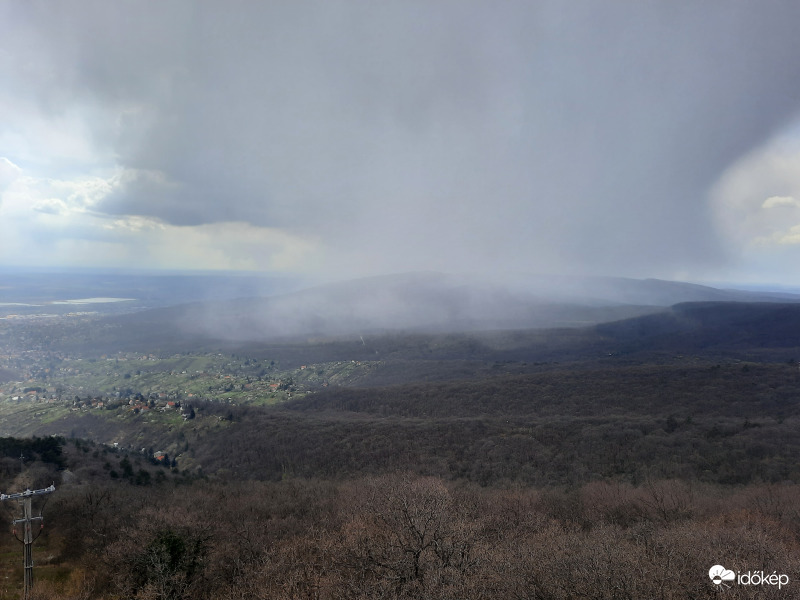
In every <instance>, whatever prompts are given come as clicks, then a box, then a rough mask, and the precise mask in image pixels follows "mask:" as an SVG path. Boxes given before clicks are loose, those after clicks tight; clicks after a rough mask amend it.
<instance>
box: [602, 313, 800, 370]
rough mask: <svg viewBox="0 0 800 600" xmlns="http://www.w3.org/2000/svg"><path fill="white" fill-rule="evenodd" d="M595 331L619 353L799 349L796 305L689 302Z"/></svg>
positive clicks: (798, 324)
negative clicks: (614, 345) (610, 342)
mask: <svg viewBox="0 0 800 600" xmlns="http://www.w3.org/2000/svg"><path fill="white" fill-rule="evenodd" d="M595 331H596V332H597V333H598V334H600V335H601V336H602V337H603V338H605V339H607V340H609V341H612V342H614V343H615V344H616V347H617V351H620V352H636V351H648V350H651V351H652V350H661V351H674V352H698V351H716V352H725V353H741V352H750V353H751V357H753V356H755V355H757V354H758V353H762V352H768V351H770V350H771V351H773V352H778V353H783V354H786V353H787V352H788V353H791V352H792V351H794V350H795V349H797V348H800V305H799V304H780V303H744V302H689V303H682V304H676V305H675V306H673V307H671V308H670V310H668V311H664V312H660V313H657V314H652V315H644V316H641V317H636V318H632V319H625V320H622V321H616V322H611V323H603V324H600V325H597V326H596V327H595ZM798 356H800V355H798ZM790 358H791V356H790Z"/></svg>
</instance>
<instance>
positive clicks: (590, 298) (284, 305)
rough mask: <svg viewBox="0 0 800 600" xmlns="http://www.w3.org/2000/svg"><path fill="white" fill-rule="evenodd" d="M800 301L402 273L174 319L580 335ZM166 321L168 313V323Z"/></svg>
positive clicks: (356, 331) (327, 328) (249, 327)
mask: <svg viewBox="0 0 800 600" xmlns="http://www.w3.org/2000/svg"><path fill="white" fill-rule="evenodd" d="M792 300H795V301H800V296H795V297H793V296H791V295H785V294H777V295H772V294H769V293H757V292H749V291H738V290H722V289H717V288H712V287H708V286H700V285H694V284H687V283H680V282H668V281H659V280H634V279H620V278H616V279H614V278H599V277H598V278H577V277H569V278H567V277H557V278H554V277H541V276H540V277H528V278H523V277H520V278H519V279H517V280H516V281H515V282H514V283H513V284H506V283H502V284H501V283H497V282H491V281H487V280H480V279H475V278H470V277H459V276H453V275H445V274H442V273H435V272H424V273H407V274H401V275H393V276H381V277H373V278H366V279H358V280H353V281H346V282H338V283H335V284H329V285H324V286H318V287H314V288H309V289H306V290H303V291H300V292H294V293H291V294H285V295H275V296H272V297H268V298H244V299H239V300H232V301H225V302H209V303H200V304H192V305H186V306H181V307H176V308H175V309H171V310H170V312H169V315H170V316H169V319H173V320H174V321H175V323H177V325H178V327H179V328H180V329H182V330H183V331H184V332H186V333H192V334H200V335H203V336H207V337H210V338H215V339H221V340H229V341H258V340H274V339H280V338H291V337H297V336H318V337H326V336H342V335H347V336H356V337H357V336H359V335H365V334H373V333H380V332H386V331H407V332H414V331H419V332H460V331H481V330H483V331H486V330H497V329H531V328H554V327H582V326H588V325H592V324H595V323H602V322H608V321H616V320H620V319H625V318H630V317H635V316H639V315H644V314H649V313H653V312H660V311H662V310H663V309H664V308H666V307H668V306H671V305H673V304H676V303H679V302H696V301H740V302H754V301H760V302H786V301H792ZM165 315H166V313H165Z"/></svg>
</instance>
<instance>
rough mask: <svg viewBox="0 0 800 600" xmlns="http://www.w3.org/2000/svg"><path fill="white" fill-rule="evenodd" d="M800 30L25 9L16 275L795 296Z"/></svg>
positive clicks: (19, 65) (388, 14)
mask: <svg viewBox="0 0 800 600" xmlns="http://www.w3.org/2000/svg"><path fill="white" fill-rule="evenodd" d="M798 17H800V6H795V5H792V4H787V3H780V2H767V3H760V4H758V5H756V4H753V3H748V2H725V3H722V2H709V3H703V4H697V3H693V2H646V3H639V4H636V5H635V6H633V5H630V4H628V3H603V4H597V3H594V2H589V1H579V2H572V3H568V4H567V3H563V2H558V1H550V0H537V1H535V2H509V3H504V4H502V5H496V4H490V3H488V2H454V1H444V2H437V3H424V2H393V1H390V2H384V3H379V4H374V3H367V2H362V1H359V0H341V1H334V2H318V1H308V2H296V3H291V4H277V3H264V4H258V3H256V4H254V3H247V2H239V3H233V4H226V5H225V6H222V5H220V4H217V3H213V2H190V1H188V0H176V1H175V2H171V3H169V4H161V5H155V4H150V3H141V2H134V1H123V2H117V3H113V4H108V3H105V2H100V1H93V0H92V1H90V0H79V1H76V2H70V3H55V4H54V3H48V2H41V1H34V2H26V3H3V4H0V73H2V75H0V77H2V83H3V85H2V86H0V90H2V91H0V107H2V109H3V113H4V115H6V119H4V120H3V122H2V123H0V265H5V267H6V268H23V269H34V270H37V271H40V272H41V271H47V270H50V269H53V270H64V269H89V268H92V269H101V270H108V271H111V272H122V271H127V270H143V271H146V272H151V271H156V272H158V271H162V270H163V271H164V272H183V271H187V270H188V271H192V270H196V271H198V272H209V273H227V272H237V271H238V272H242V273H246V274H249V273H263V274H267V275H270V276H286V277H296V278H298V279H302V280H303V281H308V282H329V281H341V280H347V279H352V278H358V277H364V276H371V275H380V274H390V273H408V272H419V271H436V272H443V273H476V274H483V275H491V274H496V273H506V274H513V273H541V274H555V275H569V276H588V275H597V276H619V277H632V278H657V279H664V280H673V281H689V282H696V283H706V284H709V285H719V286H725V285H739V286H743V285H752V286H764V285H768V286H771V287H781V288H791V289H795V288H796V287H798V286H800V273H798V269H797V268H796V267H795V265H796V264H800V143H799V142H800V112H799V109H800V77H798V75H800V40H798V39H797V36H796V35H795V32H794V30H793V27H794V24H795V23H796V22H797V18H798ZM495 276H496V275H495ZM730 282H740V283H739V284H731V283H730Z"/></svg>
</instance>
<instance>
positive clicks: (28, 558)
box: [0, 484, 56, 600]
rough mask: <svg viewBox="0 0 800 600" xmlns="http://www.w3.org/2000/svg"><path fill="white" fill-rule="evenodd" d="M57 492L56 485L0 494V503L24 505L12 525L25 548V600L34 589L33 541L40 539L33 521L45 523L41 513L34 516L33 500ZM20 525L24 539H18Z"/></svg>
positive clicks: (23, 595) (23, 594) (15, 534)
mask: <svg viewBox="0 0 800 600" xmlns="http://www.w3.org/2000/svg"><path fill="white" fill-rule="evenodd" d="M55 491H56V486H55V484H50V487H46V488H42V489H40V490H31V489H30V488H29V489H27V490H25V491H24V492H18V493H16V494H0V501H5V500H19V503H20V504H21V505H22V518H21V519H15V520H14V521H12V524H13V525H14V537H15V538H17V539H18V540H19V541H20V542H22V544H23V546H24V551H23V565H24V571H23V572H24V579H23V591H22V598H23V600H27V599H28V597H29V596H30V593H31V589H32V588H33V541H34V540H35V539H36V538H38V537H39V535H38V534H37V536H36V537H34V536H33V527H32V523H33V521H43V519H42V515H41V511H40V512H39V516H38V517H34V516H33V514H32V513H33V511H32V500H33V497H34V496H44V495H46V494H52V493H53V492H55ZM20 523H22V524H23V534H22V539H20V538H19V537H17V529H16V526H17V525H18V524H20ZM42 528H44V523H42ZM40 532H41V528H40Z"/></svg>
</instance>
